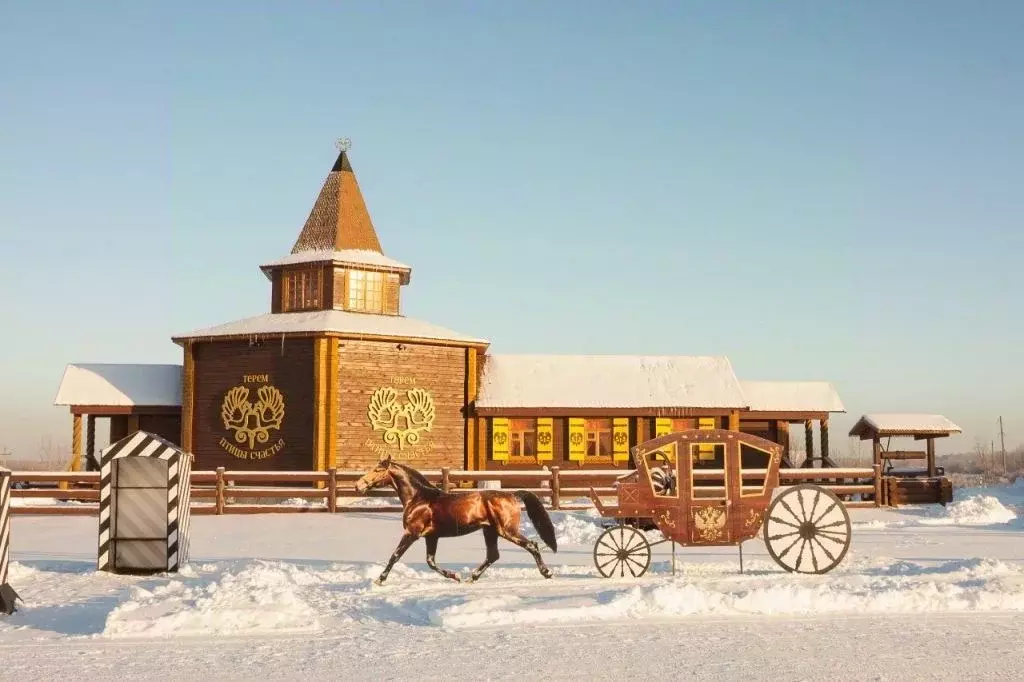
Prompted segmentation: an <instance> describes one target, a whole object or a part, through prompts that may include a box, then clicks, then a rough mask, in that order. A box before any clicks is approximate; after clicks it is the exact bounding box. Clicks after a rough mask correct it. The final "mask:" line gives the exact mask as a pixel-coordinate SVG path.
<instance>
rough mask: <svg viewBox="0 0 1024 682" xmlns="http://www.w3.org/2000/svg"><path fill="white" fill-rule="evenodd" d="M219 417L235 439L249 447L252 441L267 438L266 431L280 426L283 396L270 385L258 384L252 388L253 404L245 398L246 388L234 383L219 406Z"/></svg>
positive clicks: (253, 442)
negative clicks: (256, 388)
mask: <svg viewBox="0 0 1024 682" xmlns="http://www.w3.org/2000/svg"><path fill="white" fill-rule="evenodd" d="M220 418H221V420H223V422H224V428H225V429H228V430H229V431H234V432H235V442H236V443H245V442H246V441H248V442H249V449H250V450H252V449H253V448H254V447H256V443H266V442H267V441H268V440H270V430H271V429H280V428H281V423H282V422H283V421H284V396H282V395H281V391H279V390H277V389H276V388H274V387H273V386H261V387H260V388H259V390H257V391H256V403H255V404H253V402H252V401H251V400H249V389H248V388H246V387H245V386H235V387H234V388H232V389H231V390H230V391H228V392H227V395H225V396H224V402H223V403H221V406H220Z"/></svg>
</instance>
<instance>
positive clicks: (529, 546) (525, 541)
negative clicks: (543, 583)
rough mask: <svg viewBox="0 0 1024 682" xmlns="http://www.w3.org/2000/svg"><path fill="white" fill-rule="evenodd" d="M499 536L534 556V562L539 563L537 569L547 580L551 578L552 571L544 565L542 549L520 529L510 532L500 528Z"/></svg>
mask: <svg viewBox="0 0 1024 682" xmlns="http://www.w3.org/2000/svg"><path fill="white" fill-rule="evenodd" d="M498 535H500V536H501V537H503V538H505V539H506V540H508V541H509V542H511V543H512V544H514V545H519V546H520V547H522V548H523V549H525V550H526V551H527V552H529V553H530V554H532V555H533V559H534V561H536V562H537V569H538V570H539V571H540V574H541V575H542V576H544V577H545V578H550V577H551V569H550V568H548V567H547V565H546V564H545V563H544V558H543V557H541V555H540V548H539V547H537V543H536V542H534V541H533V540H531V539H530V538H528V537H526V536H525V535H523V534H522V533H520V532H519V529H518V528H516V529H515V530H510V529H508V528H499V529H498Z"/></svg>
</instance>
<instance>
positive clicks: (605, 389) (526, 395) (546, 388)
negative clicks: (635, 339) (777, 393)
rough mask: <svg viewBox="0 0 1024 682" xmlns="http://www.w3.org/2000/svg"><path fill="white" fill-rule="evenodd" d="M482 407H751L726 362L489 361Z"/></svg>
mask: <svg viewBox="0 0 1024 682" xmlns="http://www.w3.org/2000/svg"><path fill="white" fill-rule="evenodd" d="M476 404H477V406H478V407H481V408H488V407H491V408H494V407H527V408H529V407H534V408H536V407H574V408H602V407H625V408H638V407H643V408H646V407H710V408H742V407H744V406H745V405H746V401H745V398H744V397H743V391H742V390H741V389H740V383H739V381H738V380H737V379H736V375H735V374H734V373H733V369H732V364H731V363H730V362H729V359H728V358H725V357H720V356H638V355H488V356H487V360H486V362H485V364H484V375H483V378H482V380H481V383H480V395H479V397H478V398H477V401H476Z"/></svg>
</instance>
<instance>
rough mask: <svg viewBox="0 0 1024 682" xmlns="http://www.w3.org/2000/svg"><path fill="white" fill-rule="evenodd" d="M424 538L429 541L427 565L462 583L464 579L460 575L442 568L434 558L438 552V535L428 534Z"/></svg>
mask: <svg viewBox="0 0 1024 682" xmlns="http://www.w3.org/2000/svg"><path fill="white" fill-rule="evenodd" d="M423 539H424V540H425V541H426V543H427V566H430V567H431V568H432V569H434V570H435V571H437V572H438V573H440V574H441V575H443V576H444V577H445V578H450V579H451V580H454V581H455V582H457V583H461V582H462V581H461V580H460V579H459V576H458V575H457V574H456V573H452V572H451V571H449V570H446V569H444V568H440V567H439V566H438V565H437V562H436V561H435V560H434V555H435V554H437V536H436V535H427V536H426V537H424V538H423Z"/></svg>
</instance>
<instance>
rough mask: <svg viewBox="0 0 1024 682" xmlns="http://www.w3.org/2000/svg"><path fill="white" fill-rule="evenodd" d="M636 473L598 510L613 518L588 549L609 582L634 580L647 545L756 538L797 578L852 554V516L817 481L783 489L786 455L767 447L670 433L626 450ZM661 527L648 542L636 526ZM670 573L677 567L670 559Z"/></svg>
mask: <svg viewBox="0 0 1024 682" xmlns="http://www.w3.org/2000/svg"><path fill="white" fill-rule="evenodd" d="M631 454H632V457H633V461H634V463H635V464H636V469H634V470H633V471H631V472H630V473H629V474H626V475H625V476H622V477H620V478H619V480H618V481H617V483H616V495H617V497H618V504H616V505H607V504H604V503H602V501H601V499H600V497H599V496H598V495H597V493H596V491H595V490H594V489H593V488H591V489H590V499H591V501H592V502H593V503H594V506H595V507H596V508H597V510H598V512H599V513H600V514H601V516H603V517H605V518H613V519H616V521H617V523H616V524H615V525H612V526H610V527H608V528H607V529H606V530H605V531H604V532H603V533H602V534H601V535H600V537H598V539H597V541H596V542H595V543H594V564H595V565H596V566H597V570H598V572H599V573H600V574H601V575H602V576H604V577H606V578H608V577H612V576H614V575H616V574H618V575H619V576H625V575H626V574H627V573H628V574H630V575H631V576H633V577H639V576H641V575H643V574H644V573H646V572H647V569H648V568H649V567H650V563H651V548H652V547H654V546H656V545H660V544H662V543H665V542H672V543H674V544H673V553H674V551H675V544H679V545H681V546H684V547H685V546H725V545H736V546H739V547H740V562H741V563H740V568H741V570H742V560H743V559H742V557H743V554H742V545H741V543H742V542H744V541H745V540H750V539H752V538H754V537H755V536H756V535H757V534H758V532H759V531H760V532H761V533H762V535H763V537H764V542H765V545H766V547H767V549H768V554H769V555H770V556H771V557H772V559H774V560H775V562H776V563H777V564H779V565H780V566H781V567H782V568H784V569H785V570H787V571H790V572H797V573H827V572H828V571H830V570H832V569H833V568H835V567H836V566H837V565H839V563H840V562H841V561H842V560H843V558H844V557H845V556H846V552H847V550H849V548H850V515H849V514H848V513H847V511H846V507H845V506H844V505H843V503H842V501H840V499H839V498H838V497H837V496H836V495H835V494H834V493H832V492H831V491H830V490H827V489H825V488H822V487H820V486H817V485H813V484H801V485H796V486H792V487H787V488H785V489H783V490H782V491H781V492H780V493H779V494H778V495H776V496H774V499H773V494H774V493H775V491H776V489H777V488H778V487H779V464H780V461H781V459H782V448H781V447H780V446H779V445H778V444H776V443H773V442H772V441H769V440H765V439H764V438H759V437H757V436H753V435H750V434H746V433H740V432H736V431H726V430H723V429H708V430H690V431H679V432H676V433H670V434H667V435H664V436H660V437H658V438H654V439H652V440H648V441H646V442H644V443H640V444H638V445H637V446H635V447H634V448H632V450H631ZM652 524H653V527H657V529H658V530H659V531H661V534H662V536H663V539H661V540H657V541H654V542H651V541H649V540H648V539H647V536H646V535H645V534H644V533H643V531H642V528H643V527H644V526H645V525H646V526H647V527H652ZM673 568H674V562H673Z"/></svg>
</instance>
